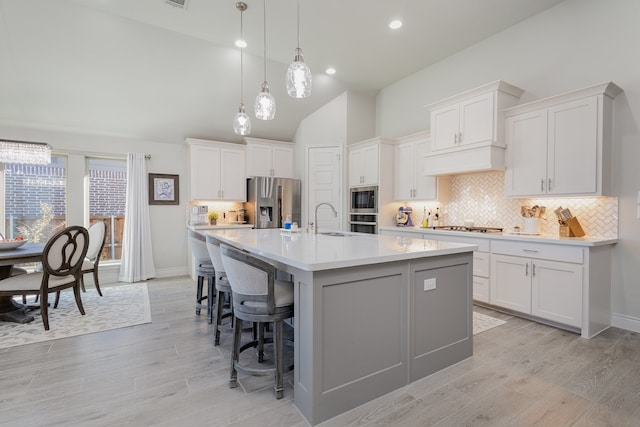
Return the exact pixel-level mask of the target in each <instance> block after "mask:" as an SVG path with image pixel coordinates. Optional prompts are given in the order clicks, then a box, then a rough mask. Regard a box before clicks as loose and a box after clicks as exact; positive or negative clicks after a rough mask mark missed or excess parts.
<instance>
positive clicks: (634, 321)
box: [611, 313, 640, 333]
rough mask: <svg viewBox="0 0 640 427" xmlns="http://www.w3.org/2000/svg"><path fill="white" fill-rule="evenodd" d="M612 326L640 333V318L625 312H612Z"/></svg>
mask: <svg viewBox="0 0 640 427" xmlns="http://www.w3.org/2000/svg"><path fill="white" fill-rule="evenodd" d="M611 326H615V327H616V328H620V329H626V330H627V331H631V332H638V333H640V319H639V318H637V317H633V316H627V315H625V314H615V313H612V314H611Z"/></svg>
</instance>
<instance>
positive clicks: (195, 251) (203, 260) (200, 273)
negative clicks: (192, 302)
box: [188, 230, 215, 323]
mask: <svg viewBox="0 0 640 427" xmlns="http://www.w3.org/2000/svg"><path fill="white" fill-rule="evenodd" d="M188 235H189V247H190V248H191V254H192V255H193V257H194V259H195V264H196V276H197V281H196V314H197V315H200V309H201V308H202V301H203V300H205V299H206V300H207V322H208V323H212V321H213V318H212V313H213V293H214V292H215V291H214V287H213V283H214V275H215V270H214V268H213V264H212V263H211V258H210V257H209V252H208V251H207V245H206V243H205V237H204V235H203V234H201V233H198V232H196V231H193V230H189V234H188ZM205 279H207V295H205V296H203V295H202V290H203V289H202V288H203V287H204V280H205Z"/></svg>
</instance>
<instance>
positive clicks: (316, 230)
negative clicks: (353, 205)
mask: <svg viewBox="0 0 640 427" xmlns="http://www.w3.org/2000/svg"><path fill="white" fill-rule="evenodd" d="M322 205H327V206H329V207H330V208H331V210H332V211H333V216H334V217H336V218H337V217H338V212H336V208H334V207H333V205H332V204H331V203H327V202H322V203H318V204H317V205H316V212H315V215H314V216H313V221H314V223H313V226H314V227H313V232H314V234H318V208H319V207H320V206H322Z"/></svg>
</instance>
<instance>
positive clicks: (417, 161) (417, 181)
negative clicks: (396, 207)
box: [394, 131, 449, 201]
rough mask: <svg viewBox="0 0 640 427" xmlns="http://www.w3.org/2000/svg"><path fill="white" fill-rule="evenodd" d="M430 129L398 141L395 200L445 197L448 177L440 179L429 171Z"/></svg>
mask: <svg viewBox="0 0 640 427" xmlns="http://www.w3.org/2000/svg"><path fill="white" fill-rule="evenodd" d="M429 136H430V132H429V131H427V132H420V133H417V134H414V135H409V136H406V137H403V138H399V139H398V140H397V145H396V147H395V179H394V199H395V200H397V201H408V200H441V201H442V200H445V199H447V198H448V183H449V180H448V179H447V178H446V177H442V178H436V177H435V176H430V175H428V171H426V170H425V164H424V156H425V154H426V153H427V152H428V151H429Z"/></svg>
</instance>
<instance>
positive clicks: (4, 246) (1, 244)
mask: <svg viewBox="0 0 640 427" xmlns="http://www.w3.org/2000/svg"><path fill="white" fill-rule="evenodd" d="M27 242H28V240H6V241H3V240H0V251H6V250H9V249H16V248H19V247H20V246H22V245H24V244H25V243H27Z"/></svg>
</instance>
